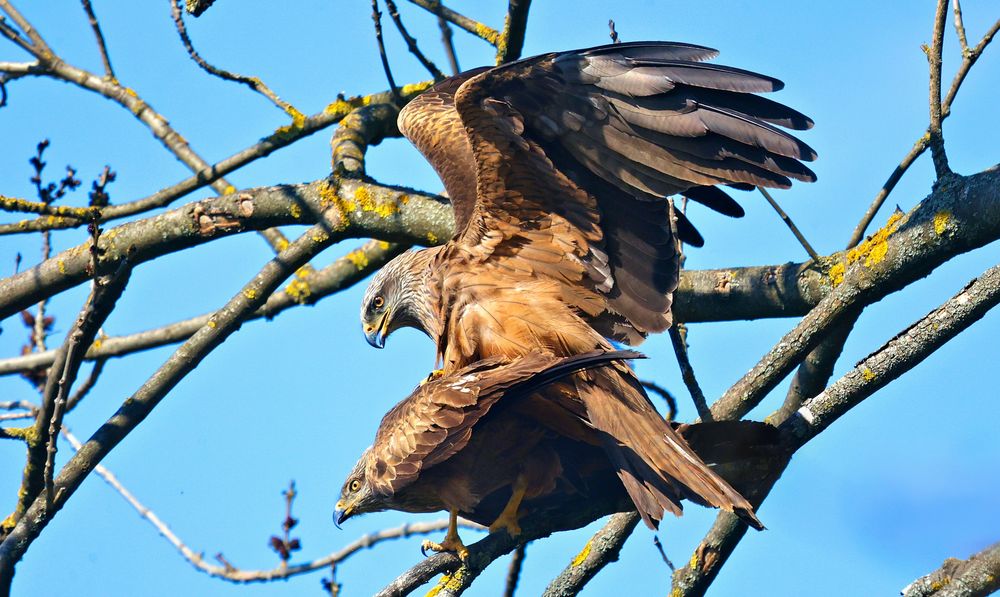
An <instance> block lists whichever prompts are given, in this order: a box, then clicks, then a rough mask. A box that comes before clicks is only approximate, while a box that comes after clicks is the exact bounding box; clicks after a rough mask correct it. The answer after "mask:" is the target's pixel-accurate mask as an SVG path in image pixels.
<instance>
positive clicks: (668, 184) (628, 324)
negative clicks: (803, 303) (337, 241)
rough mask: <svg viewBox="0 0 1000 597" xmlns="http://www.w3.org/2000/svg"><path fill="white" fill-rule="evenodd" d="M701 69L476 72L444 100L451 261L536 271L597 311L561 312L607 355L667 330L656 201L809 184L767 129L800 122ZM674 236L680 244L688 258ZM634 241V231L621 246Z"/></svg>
mask: <svg viewBox="0 0 1000 597" xmlns="http://www.w3.org/2000/svg"><path fill="white" fill-rule="evenodd" d="M714 53H715V52H714V50H710V49H708V48H699V47H698V46H688V45H684V44H670V43H657V42H638V43H634V44H629V45H628V46H627V47H621V46H620V45H619V46H604V47H600V48H592V49H590V50H580V51H573V52H564V53H559V54H548V55H544V56H539V57H536V58H531V59H527V60H523V61H520V62H517V63H513V64H510V65H505V66H502V67H497V68H493V69H490V70H485V71H482V72H480V73H479V74H477V75H476V76H473V77H469V78H467V79H466V80H465V81H464V82H462V83H461V84H460V85H459V86H458V87H457V90H456V88H455V85H454V83H452V84H450V86H449V87H448V92H449V93H453V94H454V95H453V96H451V100H452V101H453V102H454V110H456V111H457V113H458V115H459V117H460V120H461V122H462V124H463V125H464V133H465V136H464V138H462V140H461V142H458V141H456V142H454V143H452V144H451V145H450V146H449V147H450V149H452V150H455V151H456V153H455V154H453V155H452V156H451V158H452V159H455V160H456V161H461V162H462V163H463V164H466V165H467V164H468V163H469V158H468V156H467V155H466V154H465V153H464V152H465V151H470V152H471V155H472V160H471V163H472V164H473V165H474V167H475V180H476V185H477V187H476V192H475V193H474V194H470V193H468V192H463V193H462V194H461V195H455V196H454V203H455V207H456V210H457V211H458V212H459V213H460V214H461V215H460V220H461V222H463V223H466V224H465V226H464V227H459V229H458V231H457V237H456V239H455V240H454V243H455V244H458V245H462V246H463V247H464V252H462V258H464V259H468V260H469V261H470V263H471V262H474V261H477V260H478V262H479V263H478V265H479V266H489V265H495V264H496V262H500V261H504V260H506V259H514V258H516V259H527V260H534V261H536V262H537V263H538V264H539V265H538V267H537V268H535V269H536V270H537V271H536V272H535V273H536V274H537V275H545V276H549V277H551V278H553V279H556V280H558V281H559V282H560V283H562V284H564V285H566V286H568V287H575V288H574V289H573V290H567V292H566V294H567V295H568V296H570V297H573V296H574V295H575V296H576V297H577V298H578V299H579V300H580V301H584V302H587V303H588V304H589V303H592V302H593V298H592V296H591V294H593V293H596V294H598V295H599V296H602V297H603V300H604V301H605V307H604V309H602V310H601V311H600V312H597V313H593V312H592V311H590V310H585V309H582V308H580V307H579V306H578V305H576V304H574V303H573V302H572V301H570V305H571V306H574V307H577V309H578V311H581V312H583V313H584V315H585V316H586V317H587V319H588V321H589V322H590V323H591V324H592V325H594V326H595V328H596V329H598V330H599V331H600V332H601V333H603V334H606V335H609V336H611V337H613V338H615V339H617V340H621V341H626V342H629V343H635V342H638V341H641V339H642V337H643V336H644V335H645V334H646V333H648V332H652V331H660V330H663V329H665V328H666V327H668V326H669V324H670V317H669V310H670V298H669V295H670V294H671V293H672V292H673V290H674V289H675V288H676V281H677V266H678V264H677V253H676V249H675V245H674V239H673V238H672V235H671V227H670V223H669V222H668V221H667V215H666V214H667V209H666V208H665V206H664V205H663V202H662V201H660V199H661V198H662V197H663V196H666V195H670V194H674V193H683V192H685V191H687V190H688V189H697V188H698V187H705V186H708V185H716V184H726V185H741V186H744V185H748V184H749V185H760V186H771V187H787V186H789V185H790V184H791V183H790V180H789V179H790V178H796V179H799V180H805V181H811V180H815V175H814V174H813V173H812V172H811V171H810V170H809V169H808V168H806V167H805V166H803V165H802V164H801V162H800V160H812V159H814V158H815V152H814V151H813V150H812V149H811V148H809V147H808V146H807V145H805V144H804V143H802V142H801V141H799V140H798V139H796V138H795V137H793V136H792V135H790V134H788V133H786V132H784V131H782V130H781V129H779V128H777V127H776V126H775V125H781V126H786V127H789V128H796V129H804V128H809V127H810V126H811V125H812V121H810V120H809V119H808V118H807V117H805V116H804V115H802V114H800V113H799V112H796V111H794V110H791V109H790V108H786V107H785V106H782V105H781V104H778V103H776V102H773V101H770V100H765V99H763V98H759V97H757V96H754V95H752V93H753V92H761V91H773V90H776V89H780V88H781V86H782V84H781V82H780V81H777V80H776V79H773V78H771V77H766V76H763V75H758V74H756V73H751V72H748V71H743V70H739V69H733V68H729V67H725V66H717V65H710V64H703V63H700V62H698V61H700V60H704V59H706V58H710V57H712V56H713V55H714ZM435 89H437V88H435ZM435 101H445V102H446V101H447V98H444V96H438V99H437V100H435ZM409 110H411V108H407V110H404V112H406V111H409ZM412 110H414V111H418V110H419V108H418V107H414V108H412ZM449 119H451V120H449V123H450V124H449V127H450V128H448V129H447V130H448V131H453V130H454V115H449ZM407 135H408V136H410V133H407ZM419 145H420V143H418V146H419ZM459 146H461V151H459ZM422 151H423V149H422ZM424 153H425V155H428V157H429V158H430V159H431V160H432V162H433V161H434V160H435V159H438V160H440V159H443V156H442V154H441V153H440V152H439V153H438V154H436V155H435V156H431V155H430V154H429V153H428V152H427V151H424ZM459 153H461V155H459ZM463 180H466V181H467V180H468V176H466V177H465V178H464V179H463ZM446 184H447V183H446ZM449 192H451V191H450V188H449ZM692 193H693V194H694V195H696V196H697V198H698V199H702V200H705V202H706V203H707V204H708V205H710V206H712V207H719V208H720V209H721V210H722V211H723V212H724V213H728V214H731V215H740V214H741V212H742V210H740V209H739V207H738V206H735V207H734V205H735V204H734V203H732V201H731V200H730V199H728V197H727V196H726V195H725V194H724V193H722V192H721V191H718V192H717V193H712V194H710V193H706V192H704V191H702V192H698V191H697V190H694V191H692ZM472 200H474V201H475V204H474V206H473V207H472V208H471V209H470V208H469V205H468V202H469V201H472ZM650 203H651V204H653V205H656V206H658V207H649V205H648V204H650ZM644 204H645V205H644ZM680 224H682V225H679V226H678V232H679V233H680V234H681V235H682V236H683V238H684V239H686V240H691V241H692V242H695V243H697V242H700V235H698V233H697V231H695V230H694V229H693V227H691V226H690V225H689V224H688V223H687V222H686V221H684V222H681V223H680ZM635 229H644V230H643V232H642V234H635V233H633V234H628V233H627V232H625V231H627V230H635ZM556 239H559V240H558V241H557V240H556ZM560 252H562V258H561V259H560V258H559V254H560ZM455 256H456V252H455V251H446V252H444V253H442V258H443V259H449V258H454V257H455Z"/></svg>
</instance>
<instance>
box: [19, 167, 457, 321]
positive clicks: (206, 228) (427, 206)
mask: <svg viewBox="0 0 1000 597" xmlns="http://www.w3.org/2000/svg"><path fill="white" fill-rule="evenodd" d="M321 213H322V214H328V215H329V218H328V222H327V224H325V226H326V228H327V229H326V231H325V232H324V236H328V237H330V238H331V239H333V240H335V241H337V240H343V239H347V238H358V237H361V238H370V237H377V238H382V239H385V240H389V241H401V242H410V243H412V242H423V243H432V244H433V243H437V242H439V240H441V239H446V238H448V237H449V236H450V234H451V230H452V228H453V226H454V218H453V215H452V211H451V208H450V206H449V205H448V204H447V203H444V202H443V201H441V200H439V199H438V198H436V197H433V196H429V195H424V194H422V193H420V192H418V191H414V190H412V189H406V188H401V187H387V186H381V185H377V184H374V183H368V182H363V181H360V180H350V179H347V180H342V181H340V183H339V184H337V183H335V182H331V181H328V180H320V181H316V182H313V183H308V184H303V185H284V186H277V187H262V188H258V189H251V190H249V191H245V192H240V193H236V194H232V195H225V196H222V197H213V198H211V199H205V200H203V201H197V202H194V203H190V204H188V205H185V206H183V207H180V208H177V209H174V210H171V211H168V212H164V213H162V214H159V215H157V216H154V217H152V218H147V219H145V220H139V221H134V222H128V223H126V224H122V225H120V226H117V227H115V228H111V229H110V230H108V231H106V232H105V233H104V234H103V235H102V236H101V239H100V245H99V246H100V248H101V250H102V254H101V258H100V261H99V263H98V268H99V273H104V272H106V271H109V270H111V269H113V268H114V267H116V264H117V263H118V262H119V261H120V260H121V259H122V258H123V257H124V256H125V254H126V253H127V252H128V253H129V259H130V261H131V262H132V263H133V264H135V265H138V264H142V263H145V262H146V261H149V260H150V259H155V258H156V257H159V256H160V255H164V254H166V253H170V252H173V251H178V250H181V249H185V248H188V247H192V246H195V245H199V244H202V243H204V242H207V241H209V240H212V239H213V238H219V237H221V236H227V235H230V234H235V233H238V232H243V231H246V230H262V229H265V228H270V227H272V226H280V225H286V224H311V223H313V222H316V221H317V214H321ZM89 246H90V241H88V242H87V243H84V244H82V245H78V246H76V247H73V248H71V249H68V250H66V251H63V252H62V253H59V254H57V255H54V256H53V257H52V258H51V259H48V260H46V261H43V262H42V263H40V264H38V265H36V266H35V267H32V268H30V269H27V270H25V271H23V272H21V273H19V274H16V275H14V276H11V277H8V278H5V279H3V280H0V297H2V298H0V318H6V317H9V316H10V315H13V314H15V313H17V312H19V311H20V310H21V309H23V308H25V307H26V306H28V305H31V304H33V303H36V302H38V301H39V300H41V299H42V298H43V297H45V296H51V295H52V294H55V293H58V292H61V291H63V290H66V289H67V288H70V287H72V286H75V285H77V284H80V283H82V282H84V281H86V280H87V278H88V277H89V274H88V273H87V267H88V265H89V263H90V259H89Z"/></svg>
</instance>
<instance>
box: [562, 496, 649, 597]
mask: <svg viewBox="0 0 1000 597" xmlns="http://www.w3.org/2000/svg"><path fill="white" fill-rule="evenodd" d="M639 520H640V518H639V515H638V514H637V513H635V512H623V513H621V514H615V515H614V516H612V517H611V519H610V520H608V523H607V524H606V525H604V527H603V528H601V530H599V531H597V533H596V534H595V535H594V536H593V537H591V538H590V541H587V544H586V545H584V546H583V549H582V550H581V551H580V553H578V554H577V555H576V557H575V558H573V561H572V562H570V563H569V566H567V567H566V569H565V570H563V571H562V572H560V573H559V576H557V577H555V578H554V579H552V582H551V583H549V586H548V587H546V589H545V593H543V597H571V596H572V595H577V594H579V593H580V591H582V590H583V587H584V586H585V585H586V584H587V583H588V582H590V579H592V578H594V577H595V576H597V573H598V572H600V571H601V570H603V569H604V567H605V566H607V565H608V564H610V563H612V562H617V561H618V554H619V553H621V550H622V547H623V546H624V545H625V541H626V540H627V539H628V538H629V536H631V534H632V531H634V530H635V527H636V525H638V524H639Z"/></svg>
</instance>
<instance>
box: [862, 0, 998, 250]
mask: <svg viewBox="0 0 1000 597" xmlns="http://www.w3.org/2000/svg"><path fill="white" fill-rule="evenodd" d="M956 4H957V3H956ZM959 18H960V17H959ZM998 31H1000V19H997V20H996V21H995V22H994V23H993V25H992V26H991V27H990V29H989V30H988V31H987V32H986V33H985V34H984V35H983V38H982V39H981V40H980V41H979V43H978V44H976V47H974V48H972V49H969V50H967V51H963V52H962V63H961V64H960V65H959V67H958V71H956V73H955V76H954V77H953V78H952V80H951V88H950V89H949V90H948V95H947V96H945V99H944V103H942V104H941V119H942V121H943V120H944V119H945V118H947V117H948V116H950V115H951V106H952V103H953V102H954V101H955V97H956V96H957V95H958V90H959V89H961V88H962V83H963V82H964V81H965V78H966V76H967V75H968V74H969V71H970V70H971V69H972V67H973V65H975V64H976V62H977V61H978V60H979V58H980V56H982V55H983V51H984V50H985V49H986V47H987V46H988V45H989V44H990V42H992V41H993V38H994V36H996V34H997V32H998ZM929 142H930V131H929V130H928V131H926V132H925V133H924V134H923V135H922V136H921V137H920V138H919V139H917V141H916V143H914V144H913V147H912V148H911V149H910V151H909V153H907V154H906V156H905V157H904V158H903V160H902V161H901V162H900V163H899V165H898V166H896V168H895V169H894V170H893V171H892V174H890V175H889V178H888V180H886V182H885V184H884V185H882V189H881V190H879V192H878V194H877V195H876V196H875V199H874V200H873V201H872V203H871V205H870V206H869V207H868V210H867V211H866V212H865V215H864V217H862V218H861V221H860V222H858V225H857V227H855V229H854V233H853V234H852V235H851V239H850V241H849V242H848V244H847V247H848V248H852V247H854V246H856V245H857V244H858V243H860V242H861V240H862V239H863V238H864V236H865V231H866V230H867V229H868V226H869V225H871V223H872V220H874V219H875V215H876V214H877V213H878V211H879V209H881V207H882V205H883V204H884V203H885V200H886V198H888V196H889V193H891V192H892V190H893V189H894V188H895V187H896V183H898V182H899V180H900V179H901V178H902V177H903V174H904V173H905V172H906V170H907V169H908V168H909V167H910V165H911V164H913V162H914V161H916V159H917V158H918V157H920V156H921V155H922V154H923V153H924V151H926V150H927V148H928V147H929V144H930V143H929Z"/></svg>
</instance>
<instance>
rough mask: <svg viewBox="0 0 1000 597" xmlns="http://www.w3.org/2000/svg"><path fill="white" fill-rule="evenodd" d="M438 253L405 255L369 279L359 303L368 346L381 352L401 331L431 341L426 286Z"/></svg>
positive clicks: (425, 251) (432, 325)
mask: <svg viewBox="0 0 1000 597" xmlns="http://www.w3.org/2000/svg"><path fill="white" fill-rule="evenodd" d="M439 250H440V247H431V248H427V249H420V250H410V251H407V252H405V253H403V254H402V255H399V256H397V257H396V258H395V259H393V260H392V261H390V262H389V263H387V264H386V265H385V266H384V267H382V269H380V270H379V271H378V272H377V273H376V274H375V277H374V278H372V281H371V283H370V284H368V289H367V290H365V296H364V298H363V299H362V300H361V329H362V331H363V332H364V334H365V338H366V339H367V340H368V343H369V344H371V345H372V346H374V347H376V348H382V347H383V346H384V345H385V339H386V338H387V337H388V336H389V334H391V333H392V332H394V331H396V330H398V329H399V328H402V327H413V328H417V329H418V330H420V331H422V332H424V333H425V334H427V335H428V336H431V337H432V338H433V334H434V331H435V330H436V324H435V321H436V320H435V317H434V310H433V309H434V306H433V305H432V304H431V303H430V300H429V298H430V297H429V293H428V288H427V285H428V282H429V277H430V273H431V272H430V269H429V266H430V261H431V259H432V258H433V257H434V256H435V255H436V254H437V252H438V251H439Z"/></svg>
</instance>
